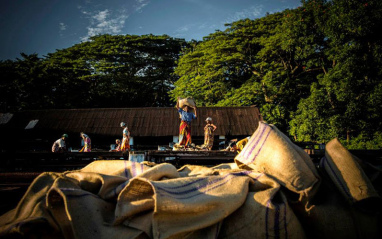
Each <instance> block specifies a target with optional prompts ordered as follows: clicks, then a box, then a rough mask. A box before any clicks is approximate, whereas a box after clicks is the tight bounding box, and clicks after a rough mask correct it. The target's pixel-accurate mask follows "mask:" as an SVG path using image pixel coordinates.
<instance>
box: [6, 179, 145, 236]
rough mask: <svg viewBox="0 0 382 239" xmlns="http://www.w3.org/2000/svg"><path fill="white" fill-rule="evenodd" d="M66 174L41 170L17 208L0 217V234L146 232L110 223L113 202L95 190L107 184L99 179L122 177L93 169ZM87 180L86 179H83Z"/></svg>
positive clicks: (104, 180)
mask: <svg viewBox="0 0 382 239" xmlns="http://www.w3.org/2000/svg"><path fill="white" fill-rule="evenodd" d="M81 174H84V175H82V176H81ZM68 175H70V176H74V177H68V176H67V175H66V173H44V174H41V175H40V176H39V177H37V178H36V179H35V181H34V182H33V183H32V184H31V186H30V187H29V189H28V191H27V193H26V194H25V196H24V197H23V198H22V200H21V201H20V202H19V204H18V206H17V208H16V209H15V210H13V211H11V212H9V213H7V214H5V215H3V216H1V217H0V237H1V238H93V239H94V238H138V237H140V236H144V235H145V234H144V232H143V231H139V230H137V229H135V228H130V227H127V226H124V225H121V226H111V223H112V221H113V219H114V209H115V203H114V202H113V201H107V200H104V199H103V198H102V197H100V196H99V195H97V194H96V193H95V192H96V191H99V192H102V190H99V189H102V188H106V187H107V185H101V184H102V183H100V182H107V181H110V182H111V183H109V186H110V187H112V186H113V185H115V182H116V181H118V180H121V177H117V179H116V180H111V179H110V180H108V179H101V178H102V175H97V176H95V175H94V174H92V173H80V172H73V173H69V174H68ZM109 177H111V176H109ZM77 179H80V180H77ZM86 180H89V182H88V183H85V181H86ZM124 180H125V179H124ZM81 187H82V188H81ZM84 189H88V190H91V191H93V192H91V191H87V190H84ZM104 191H110V189H104Z"/></svg>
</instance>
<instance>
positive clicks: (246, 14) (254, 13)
mask: <svg viewBox="0 0 382 239" xmlns="http://www.w3.org/2000/svg"><path fill="white" fill-rule="evenodd" d="M263 8H264V6H263V5H257V6H252V7H250V8H248V9H244V10H242V11H239V12H235V13H234V14H233V15H231V16H229V17H228V18H227V19H226V22H224V23H231V22H235V21H238V20H241V19H245V18H250V19H254V18H258V17H261V15H262V14H263Z"/></svg>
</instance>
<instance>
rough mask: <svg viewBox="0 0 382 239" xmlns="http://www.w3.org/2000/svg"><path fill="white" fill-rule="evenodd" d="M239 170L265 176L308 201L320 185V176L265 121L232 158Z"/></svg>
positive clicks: (310, 164)
mask: <svg viewBox="0 0 382 239" xmlns="http://www.w3.org/2000/svg"><path fill="white" fill-rule="evenodd" d="M235 162H236V163H237V165H238V166H239V167H240V168H247V169H252V170H254V171H256V172H263V173H266V174H267V175H268V176H270V177H272V178H274V179H276V180H277V181H278V182H279V183H280V184H281V185H282V186H284V187H286V188H287V189H289V190H290V191H291V192H294V193H297V194H298V195H299V200H300V201H302V200H303V199H306V200H308V199H310V198H312V197H313V196H314V194H315V192H316V191H317V188H318V186H319V181H320V178H319V175H318V173H317V170H316V169H315V167H314V165H313V163H312V162H310V161H309V159H308V158H307V156H306V155H304V154H303V153H302V151H301V150H296V146H295V145H294V144H293V143H292V142H291V141H290V140H289V139H287V137H286V136H285V135H284V134H283V133H282V132H280V131H279V130H278V129H277V128H276V127H275V126H273V125H268V124H266V123H264V122H260V123H259V127H258V128H257V130H256V131H255V132H254V134H253V135H252V137H251V138H250V140H249V142H248V143H247V145H246V146H245V147H244V149H243V151H242V152H240V154H238V155H237V156H236V157H235Z"/></svg>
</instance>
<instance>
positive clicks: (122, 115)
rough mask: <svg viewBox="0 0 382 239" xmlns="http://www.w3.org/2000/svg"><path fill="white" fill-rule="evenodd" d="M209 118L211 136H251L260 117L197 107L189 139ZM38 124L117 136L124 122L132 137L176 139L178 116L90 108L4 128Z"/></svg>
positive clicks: (44, 114)
mask: <svg viewBox="0 0 382 239" xmlns="http://www.w3.org/2000/svg"><path fill="white" fill-rule="evenodd" d="M207 117H212V119H213V122H214V124H215V125H216V126H217V130H216V131H215V135H230V136H235V135H252V133H253V132H254V131H255V130H256V128H257V126H258V122H259V120H261V115H260V112H259V110H258V108H256V107H200V108H198V119H196V120H194V121H193V123H192V135H194V136H203V128H204V126H205V119H206V118H207ZM31 120H38V123H37V124H36V125H35V126H34V129H36V130H44V131H47V130H54V131H61V132H85V133H88V134H97V135H105V136H117V135H120V134H121V132H122V129H121V127H120V126H119V124H120V122H121V121H124V122H127V123H128V126H129V130H130V132H131V135H132V136H153V137H156V136H176V135H178V134H179V123H180V119H179V114H178V112H177V110H176V108H173V107H166V108H114V109H113V108H107V109H106V108H102V109H99V108H94V109H61V110H35V111H24V112H19V113H15V114H14V115H13V117H12V118H11V119H10V121H9V122H7V124H5V125H3V126H5V127H12V128H18V129H20V128H25V127H26V126H27V125H28V123H29V122H30V121H31Z"/></svg>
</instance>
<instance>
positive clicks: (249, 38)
mask: <svg viewBox="0 0 382 239" xmlns="http://www.w3.org/2000/svg"><path fill="white" fill-rule="evenodd" d="M302 2H303V4H302V6H301V7H299V8H296V9H287V10H284V11H282V12H279V13H275V14H267V15H266V16H265V17H262V18H259V19H254V20H251V19H242V20H239V21H236V22H232V23H230V24H227V25H226V26H227V29H226V30H225V31H216V32H215V33H211V34H210V35H208V36H206V37H204V39H203V40H202V41H194V40H193V41H190V42H185V41H184V40H183V39H176V38H171V37H169V36H166V35H163V36H153V35H145V36H131V35H126V36H111V35H100V36H95V37H93V38H91V39H90V41H88V42H83V43H80V44H77V45H74V46H73V47H70V48H67V49H62V50H57V51H56V52H54V53H51V54H48V56H46V57H45V58H38V56H37V55H36V54H32V55H25V54H22V59H17V60H16V61H0V71H1V73H2V76H3V77H2V78H3V80H2V81H1V82H0V107H1V110H2V111H17V110H23V109H39V108H83V107H146V106H169V105H173V104H174V103H173V102H175V101H176V99H177V97H179V96H180V97H185V96H192V97H193V98H194V99H195V100H196V102H197V104H198V105H199V106H250V105H256V106H258V107H259V109H260V111H261V113H262V116H263V118H264V119H265V120H266V121H267V122H268V123H272V124H275V125H277V127H279V128H280V129H281V130H282V131H284V132H289V133H290V135H291V136H292V137H294V139H295V140H296V141H310V142H317V143H325V142H327V141H329V140H331V139H333V138H334V137H337V138H339V139H340V140H341V141H343V142H345V144H346V145H347V146H348V147H349V148H380V147H381V141H382V138H381V135H382V133H381V132H382V123H381V120H380V119H381V118H382V115H381V114H382V81H381V78H382V38H380V37H379V31H380V29H382V1H379V0H368V1H366V0H332V1H325V0H306V1H302Z"/></svg>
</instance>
